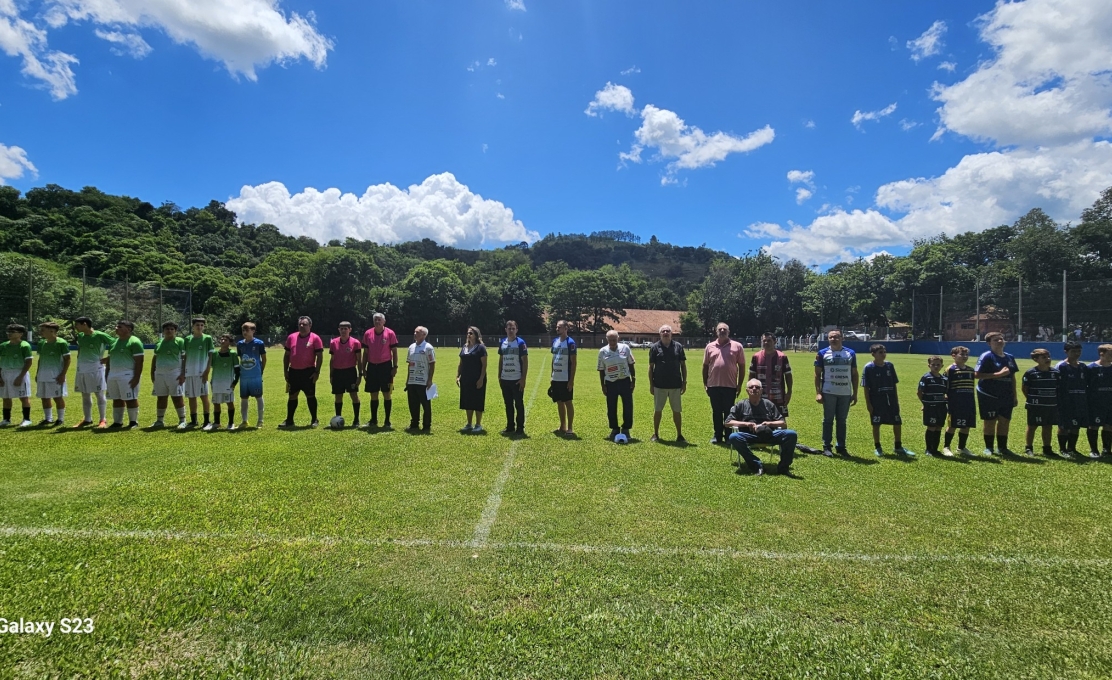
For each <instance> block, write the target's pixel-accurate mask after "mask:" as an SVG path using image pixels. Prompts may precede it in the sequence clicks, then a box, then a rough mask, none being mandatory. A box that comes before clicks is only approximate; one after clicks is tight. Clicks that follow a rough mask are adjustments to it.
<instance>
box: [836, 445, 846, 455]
mask: <svg viewBox="0 0 1112 680" xmlns="http://www.w3.org/2000/svg"><path fill="white" fill-rule="evenodd" d="M835 450H836V451H837V452H838V455H839V456H842V457H843V458H849V451H847V450H846V447H844V446H839V447H838V448H837V449H835Z"/></svg>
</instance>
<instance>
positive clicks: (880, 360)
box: [861, 344, 915, 457]
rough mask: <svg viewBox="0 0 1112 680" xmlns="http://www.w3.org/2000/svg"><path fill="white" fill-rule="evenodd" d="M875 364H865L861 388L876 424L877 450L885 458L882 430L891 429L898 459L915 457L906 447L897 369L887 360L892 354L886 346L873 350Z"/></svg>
mask: <svg viewBox="0 0 1112 680" xmlns="http://www.w3.org/2000/svg"><path fill="white" fill-rule="evenodd" d="M869 354H872V355H873V360H872V361H870V362H869V363H867V364H865V370H864V371H863V372H862V373H861V387H864V388H865V408H867V409H868V410H869V420H871V421H872V423H873V446H874V450H873V453H875V454H876V455H877V456H878V457H879V456H883V455H884V450H883V449H882V448H881V447H880V426H881V425H891V426H892V435H893V437H894V438H895V442H894V443H895V451H896V455H898V456H908V457H914V456H915V454H914V453H912V452H911V451H908V450H907V449H905V448H904V447H903V442H902V441H901V434H902V430H903V419H901V418H900V395H899V394H898V393H897V392H896V384H897V383H899V382H900V380H899V378H897V377H896V367H895V366H893V365H892V364H890V363H888V362H887V361H886V360H885V358H886V357H887V356H888V351H887V350H886V349H885V348H884V345H881V344H876V345H873V346H872V347H870V348H869Z"/></svg>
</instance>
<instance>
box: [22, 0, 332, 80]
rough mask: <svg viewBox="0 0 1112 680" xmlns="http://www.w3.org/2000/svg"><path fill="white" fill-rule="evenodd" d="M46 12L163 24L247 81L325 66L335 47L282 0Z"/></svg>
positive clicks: (147, 2)
mask: <svg viewBox="0 0 1112 680" xmlns="http://www.w3.org/2000/svg"><path fill="white" fill-rule="evenodd" d="M3 1H4V2H8V3H10V2H11V1H12V0H3ZM45 17H46V21H47V23H48V24H49V25H50V26H52V27H54V28H58V27H61V26H63V25H65V24H66V23H68V22H70V21H75V22H80V21H89V22H91V23H93V24H96V25H97V26H104V27H107V28H108V29H109V31H108V33H109V34H111V33H113V32H115V33H119V34H120V35H123V34H124V33H125V30H126V32H127V33H130V34H134V33H135V29H141V28H148V29H158V30H161V31H162V32H164V33H165V34H166V35H168V36H169V37H170V38H171V39H172V40H173V41H174V42H176V43H178V44H181V45H191V46H193V47H194V48H195V49H196V50H197V51H198V52H200V53H201V54H202V55H204V56H205V57H208V58H210V59H214V60H216V61H218V62H220V63H222V64H223V65H224V67H225V68H226V69H228V72H229V73H231V74H232V75H242V76H244V77H246V78H247V79H248V80H256V78H257V75H256V69H257V68H259V67H265V66H268V65H270V64H272V63H278V64H285V63H289V62H292V61H297V60H300V59H306V60H308V61H309V62H311V63H312V64H313V65H314V66H316V67H317V68H323V67H324V65H325V62H326V60H327V57H328V51H329V50H331V49H332V41H331V40H329V39H328V38H326V37H324V36H323V35H321V34H320V33H319V32H318V31H317V29H316V26H315V25H314V23H315V17H314V15H313V14H312V13H311V12H310V13H309V14H307V15H306V16H301V15H300V14H298V13H296V12H289V13H288V14H287V13H286V12H284V11H283V10H282V9H281V8H280V7H279V0H235V1H234V2H233V1H231V0H48V2H47V11H46V14H45ZM102 37H103V36H102ZM136 37H138V36H136ZM106 39H109V38H106ZM140 40H142V39H141V38H140ZM133 44H135V43H134V42H133ZM144 44H146V43H145V41H144ZM148 49H149V46H148Z"/></svg>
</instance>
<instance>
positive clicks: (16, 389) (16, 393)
mask: <svg viewBox="0 0 1112 680" xmlns="http://www.w3.org/2000/svg"><path fill="white" fill-rule="evenodd" d="M20 371H21V369H18V368H5V369H3V370H0V377H2V378H3V379H4V386H3V387H0V398H3V399H23V398H24V397H30V396H31V376H30V374H28V373H24V374H23V382H22V383H17V382H16V380H15V379H16V378H18V377H19V373H20Z"/></svg>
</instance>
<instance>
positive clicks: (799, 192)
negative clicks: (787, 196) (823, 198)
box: [795, 187, 815, 205]
mask: <svg viewBox="0 0 1112 680" xmlns="http://www.w3.org/2000/svg"><path fill="white" fill-rule="evenodd" d="M814 195H815V192H813V191H811V190H810V189H804V188H803V187H799V188H798V189H796V190H795V202H796V204H798V205H803V203H804V201H806V200H807V199H809V198H811V197H812V196H814Z"/></svg>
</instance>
